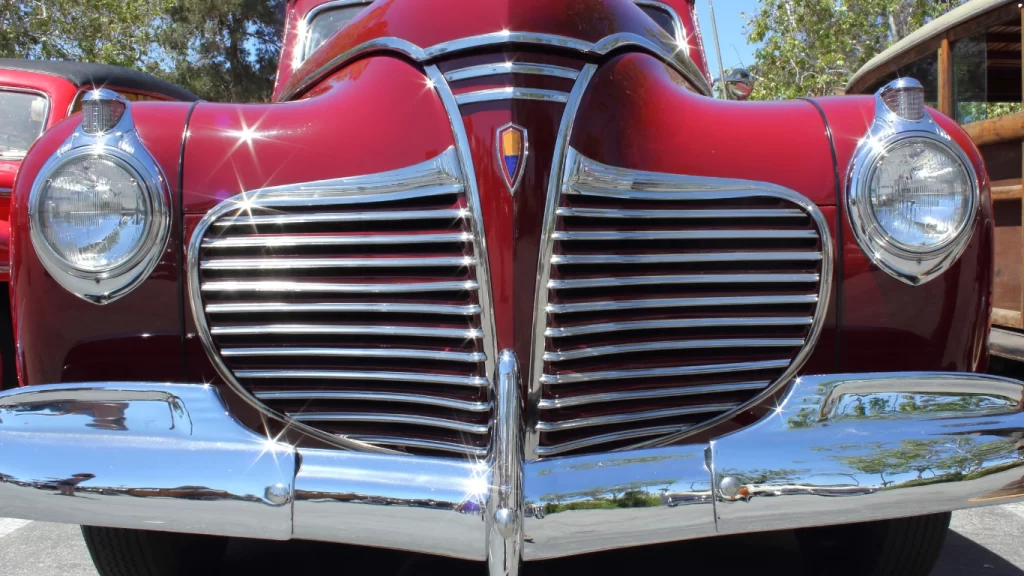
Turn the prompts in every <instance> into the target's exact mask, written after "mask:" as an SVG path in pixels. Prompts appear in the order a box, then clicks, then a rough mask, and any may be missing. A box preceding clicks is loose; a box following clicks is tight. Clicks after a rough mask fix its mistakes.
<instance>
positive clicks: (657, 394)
mask: <svg viewBox="0 0 1024 576" xmlns="http://www.w3.org/2000/svg"><path fill="white" fill-rule="evenodd" d="M769 384H771V382H737V383H732V384H702V385H699V386H684V387H681V388H654V389H651V390H626V391H623V392H604V393H601V394H587V395H585V396H570V397H568V398H557V399H555V398H543V399H541V401H540V404H539V405H538V407H539V408H540V409H541V410H556V409H558V408H571V407H573V406H585V405H587V404H600V403H602V402H623V401H627V400H651V399H656V398H675V397H678V396H698V395H701V394H726V393H729V392H744V391H749V390H761V389H764V388H767V387H768V385H769Z"/></svg>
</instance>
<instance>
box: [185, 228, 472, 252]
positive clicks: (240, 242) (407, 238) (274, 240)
mask: <svg viewBox="0 0 1024 576" xmlns="http://www.w3.org/2000/svg"><path fill="white" fill-rule="evenodd" d="M472 241H473V236H472V235H470V234H467V233H465V232H456V233H443V234H360V235H347V236H342V235H309V236H269V235H259V236H229V237H227V238H204V239H203V248H274V247H288V246H367V245H374V244H447V243H462V242H472Z"/></svg>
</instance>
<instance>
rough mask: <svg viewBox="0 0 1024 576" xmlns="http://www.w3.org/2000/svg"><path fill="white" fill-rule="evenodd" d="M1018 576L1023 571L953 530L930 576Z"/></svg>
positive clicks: (1022, 573) (1023, 572)
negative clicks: (968, 575)
mask: <svg viewBox="0 0 1024 576" xmlns="http://www.w3.org/2000/svg"><path fill="white" fill-rule="evenodd" d="M966 574H984V575H985V576H1019V575H1024V570H1021V569H1020V568H1017V567H1016V566H1014V565H1013V564H1011V563H1010V562H1008V561H1007V560H1005V559H1004V558H1003V557H1002V556H999V555H998V554H996V553H995V552H993V551H991V550H989V549H988V548H985V547H984V546H982V545H981V544H978V543H977V542H975V541H973V540H971V539H969V538H967V537H965V536H962V535H960V534H959V533H958V532H954V531H953V530H950V531H949V535H948V536H946V545H945V546H944V547H943V549H942V556H940V557H939V564H938V566H936V567H935V570H934V571H932V576H964V575H966Z"/></svg>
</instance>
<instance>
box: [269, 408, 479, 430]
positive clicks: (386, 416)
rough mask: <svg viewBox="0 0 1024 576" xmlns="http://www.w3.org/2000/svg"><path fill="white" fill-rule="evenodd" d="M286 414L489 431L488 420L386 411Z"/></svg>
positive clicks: (309, 419)
mask: <svg viewBox="0 0 1024 576" xmlns="http://www.w3.org/2000/svg"><path fill="white" fill-rule="evenodd" d="M287 416H288V417H289V418H291V419H292V420H294V421H296V422H383V423H385V424H408V425H410V426H429V427H431V428H445V429H447V430H456V431H458V432H464V433H466V434H487V433H488V432H490V431H491V423H490V422H488V423H487V424H473V423H470V422H459V421H458V420H446V419H444V418H433V417H430V416H414V415H409V414H390V413H387V412H288V413H287Z"/></svg>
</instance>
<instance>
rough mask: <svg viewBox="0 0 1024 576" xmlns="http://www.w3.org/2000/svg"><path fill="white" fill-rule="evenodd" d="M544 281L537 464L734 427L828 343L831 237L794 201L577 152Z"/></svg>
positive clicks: (779, 193) (764, 190)
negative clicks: (731, 416) (823, 332)
mask: <svg viewBox="0 0 1024 576" xmlns="http://www.w3.org/2000/svg"><path fill="white" fill-rule="evenodd" d="M565 166H566V168H565V170H564V172H563V180H562V186H561V189H560V192H559V197H558V198H557V199H555V202H556V203H555V204H554V211H553V214H552V216H553V220H552V222H551V227H550V228H549V232H548V237H547V238H546V243H547V246H548V249H549V250H550V252H549V253H548V254H545V255H544V256H542V257H544V258H549V260H548V266H547V267H542V268H541V282H542V285H541V290H540V291H539V292H540V293H539V301H538V314H539V316H538V325H537V327H536V328H537V330H538V333H537V342H538V351H537V352H535V353H534V354H535V358H534V363H533V367H534V386H535V387H537V388H539V397H540V400H539V404H538V410H537V411H538V417H537V422H536V424H535V427H534V429H533V430H534V445H535V451H536V455H537V456H554V455H561V454H570V453H579V452H586V451H598V450H600V451H606V450H612V449H616V448H622V447H626V446H633V445H637V444H640V443H650V442H651V441H652V440H655V441H656V440H657V439H658V438H659V437H664V436H668V435H675V434H679V433H683V432H685V431H687V430H692V429H694V428H695V427H697V426H700V425H702V424H706V423H707V422H709V421H711V420H713V419H715V418H718V417H720V416H723V415H726V414H728V413H730V412H733V411H735V410H737V409H739V408H741V407H743V406H745V405H746V404H748V403H749V402H751V401H752V400H754V399H755V398H756V397H758V396H759V395H762V394H763V393H765V392H766V391H767V390H769V389H770V388H771V387H772V385H773V384H774V383H776V382H780V381H781V380H782V379H783V378H788V376H789V375H790V374H792V372H793V371H794V370H795V369H796V368H798V366H799V364H800V363H802V360H803V356H805V354H806V351H807V350H809V348H810V346H809V344H812V343H813V341H814V340H815V339H816V338H817V333H818V330H819V329H820V319H821V316H822V314H823V313H824V308H825V306H822V305H821V304H822V303H823V302H826V301H827V298H828V285H829V283H828V282H822V281H821V279H822V278H823V277H825V278H828V277H829V276H830V270H831V259H830V257H829V255H828V253H829V250H830V247H829V242H830V240H829V239H828V231H827V226H826V224H825V222H824V220H823V218H822V216H821V214H820V212H818V211H817V209H816V208H815V207H814V206H813V205H812V204H810V203H809V202H807V201H806V200H805V199H804V198H803V197H801V196H799V195H798V194H796V193H795V192H792V191H789V190H785V189H782V188H779V187H777V186H773V185H770V184H761V183H756V182H747V181H737V180H720V179H713V178H695V177H687V176H676V175H669V174H656V173H649V172H639V171H632V170H623V169H618V168H614V167H611V166H607V165H603V164H600V163H598V162H595V161H593V160H589V159H587V158H585V157H583V156H581V155H579V154H578V153H577V152H575V151H573V150H571V149H570V150H569V153H568V156H567V158H566V164H565Z"/></svg>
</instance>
